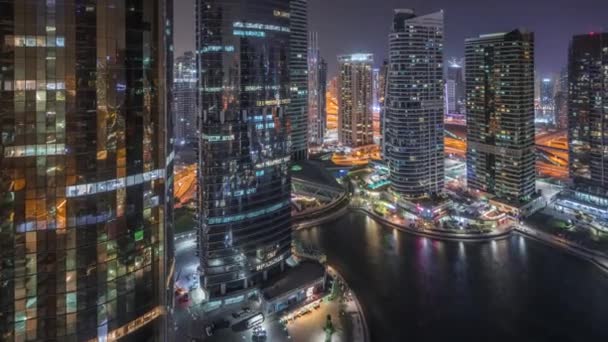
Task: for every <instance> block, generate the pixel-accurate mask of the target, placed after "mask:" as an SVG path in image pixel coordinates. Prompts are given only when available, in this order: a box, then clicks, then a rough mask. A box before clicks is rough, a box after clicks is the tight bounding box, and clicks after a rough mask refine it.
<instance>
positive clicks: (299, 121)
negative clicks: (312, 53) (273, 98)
mask: <svg viewBox="0 0 608 342" xmlns="http://www.w3.org/2000/svg"><path fill="white" fill-rule="evenodd" d="M289 5H290V12H289V18H290V36H289V75H290V82H291V93H290V96H291V101H290V103H289V105H288V106H287V112H288V115H289V120H290V122H291V158H292V160H293V161H298V160H304V159H307V158H308V57H307V54H308V0H289Z"/></svg>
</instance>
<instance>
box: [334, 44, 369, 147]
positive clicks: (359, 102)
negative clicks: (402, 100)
mask: <svg viewBox="0 0 608 342" xmlns="http://www.w3.org/2000/svg"><path fill="white" fill-rule="evenodd" d="M338 63H339V67H338V68H339V75H338V110H339V113H338V139H339V141H340V143H341V144H342V145H344V146H347V147H360V146H365V145H370V144H373V142H374V140H373V139H374V132H373V127H372V100H373V84H372V77H373V75H372V65H373V63H374V56H373V55H371V54H353V55H343V56H338Z"/></svg>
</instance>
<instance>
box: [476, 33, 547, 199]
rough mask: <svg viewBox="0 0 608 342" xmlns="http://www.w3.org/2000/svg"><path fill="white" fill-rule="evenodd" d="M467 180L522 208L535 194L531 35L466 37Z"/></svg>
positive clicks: (499, 34) (532, 39) (484, 190)
mask: <svg viewBox="0 0 608 342" xmlns="http://www.w3.org/2000/svg"><path fill="white" fill-rule="evenodd" d="M465 53H466V57H465V59H466V66H465V70H466V88H467V181H468V186H469V188H470V189H473V190H480V191H483V192H486V193H489V194H491V195H493V196H496V199H497V200H499V201H501V202H503V203H506V204H509V205H511V206H515V207H522V206H523V205H524V204H526V203H528V202H530V201H531V200H532V199H533V196H534V193H535V160H536V157H535V146H534V35H533V34H532V33H528V32H522V31H519V30H515V31H512V32H509V33H495V34H486V35H481V36H479V37H476V38H470V39H467V40H466V42H465Z"/></svg>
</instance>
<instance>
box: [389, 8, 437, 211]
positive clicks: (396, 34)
mask: <svg viewBox="0 0 608 342" xmlns="http://www.w3.org/2000/svg"><path fill="white" fill-rule="evenodd" d="M388 63H389V64H388V76H387V82H388V85H387V91H386V104H385V106H386V116H385V126H384V129H385V133H384V137H385V141H384V144H385V149H384V152H385V156H384V158H385V160H386V161H387V164H388V167H389V169H390V180H391V190H392V191H393V192H395V193H396V194H398V195H400V196H402V197H404V198H409V199H416V198H421V197H429V196H433V195H435V194H439V193H441V192H442V191H443V184H444V158H445V157H444V154H443V152H444V146H443V109H444V83H443V12H435V13H431V14H427V15H422V16H417V15H416V14H415V13H414V11H412V10H409V9H400V10H396V11H395V16H394V20H393V29H392V31H391V33H390V34H389V61H388Z"/></svg>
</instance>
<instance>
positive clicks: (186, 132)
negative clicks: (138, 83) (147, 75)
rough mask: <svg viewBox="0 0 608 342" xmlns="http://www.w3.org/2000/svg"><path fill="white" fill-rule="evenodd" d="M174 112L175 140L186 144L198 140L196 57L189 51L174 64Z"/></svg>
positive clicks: (176, 59)
mask: <svg viewBox="0 0 608 342" xmlns="http://www.w3.org/2000/svg"><path fill="white" fill-rule="evenodd" d="M173 70H174V73H173V75H174V79H173V108H174V109H173V113H174V115H175V119H176V120H175V141H176V143H177V144H180V145H185V144H190V143H195V142H196V141H198V140H197V134H196V132H197V127H196V94H197V91H196V84H197V77H196V59H195V57H194V53H192V52H191V51H188V52H186V53H184V55H183V56H180V57H177V58H175V63H174V64H173Z"/></svg>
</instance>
